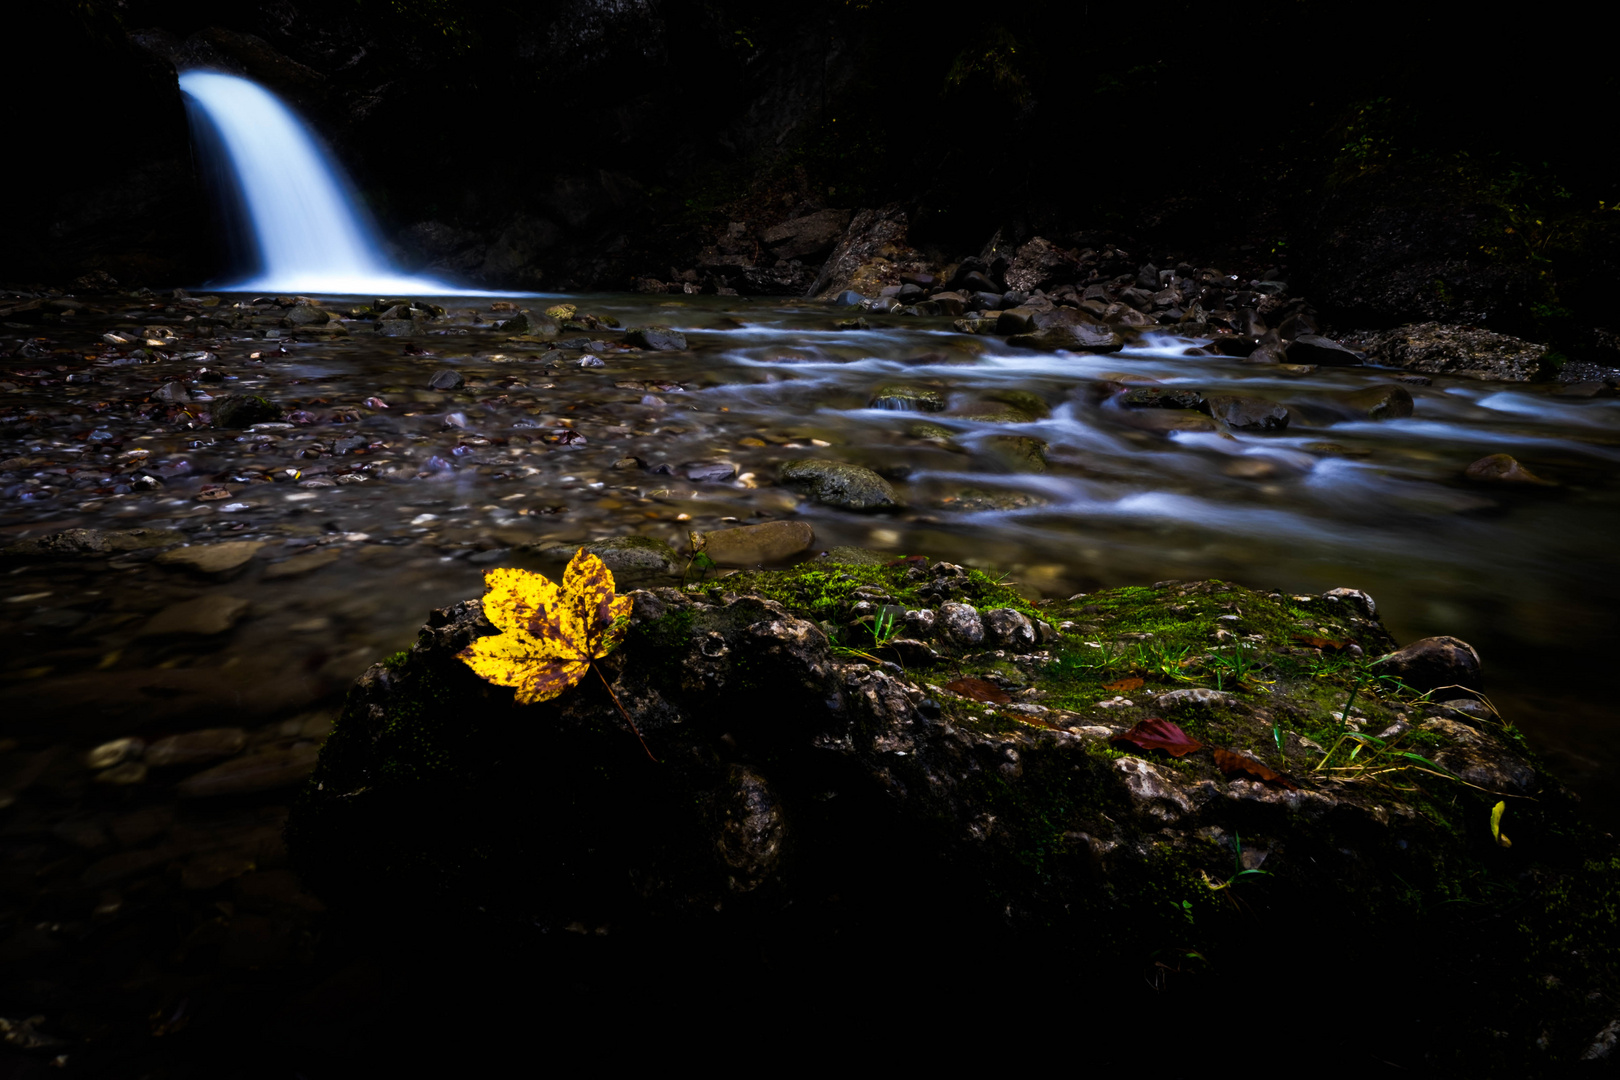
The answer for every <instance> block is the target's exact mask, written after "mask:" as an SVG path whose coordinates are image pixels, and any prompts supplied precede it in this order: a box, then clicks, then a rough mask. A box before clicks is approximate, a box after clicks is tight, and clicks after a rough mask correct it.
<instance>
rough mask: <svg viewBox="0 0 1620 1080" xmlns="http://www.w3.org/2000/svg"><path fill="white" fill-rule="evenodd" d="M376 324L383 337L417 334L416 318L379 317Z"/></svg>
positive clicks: (412, 335) (379, 333)
mask: <svg viewBox="0 0 1620 1080" xmlns="http://www.w3.org/2000/svg"><path fill="white" fill-rule="evenodd" d="M374 326H375V328H376V331H377V333H378V335H379V336H381V337H414V336H415V335H416V320H415V319H378V320H377V321H376V323H375V324H374Z"/></svg>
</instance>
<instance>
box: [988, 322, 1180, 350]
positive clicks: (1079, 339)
mask: <svg viewBox="0 0 1620 1080" xmlns="http://www.w3.org/2000/svg"><path fill="white" fill-rule="evenodd" d="M1150 321H1151V320H1150ZM1007 344H1008V345H1011V346H1014V347H1015V348H1020V349H1042V350H1045V351H1047V352H1059V351H1062V352H1090V353H1111V352H1118V351H1119V350H1121V349H1123V348H1124V347H1125V339H1124V338H1122V337H1120V336H1119V334H1117V333H1115V332H1114V331H1112V330H1110V329H1108V328H1106V327H1100V326H1094V325H1092V324H1090V323H1075V324H1072V325H1067V326H1049V327H1047V328H1046V329H1044V330H1036V331H1035V332H1033V333H1028V334H1017V335H1014V336H1013V337H1010V338H1008V339H1007Z"/></svg>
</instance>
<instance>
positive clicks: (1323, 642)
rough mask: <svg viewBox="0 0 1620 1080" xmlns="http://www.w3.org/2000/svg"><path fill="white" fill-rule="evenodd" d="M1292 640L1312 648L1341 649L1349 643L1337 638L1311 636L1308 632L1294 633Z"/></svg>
mask: <svg viewBox="0 0 1620 1080" xmlns="http://www.w3.org/2000/svg"><path fill="white" fill-rule="evenodd" d="M1294 640H1295V641H1297V642H1299V643H1301V644H1302V645H1309V646H1310V647H1311V648H1313V649H1327V650H1337V649H1343V648H1345V647H1347V646H1348V645H1349V644H1350V643H1349V642H1348V641H1340V640H1339V639H1338V638H1326V637H1312V636H1311V635H1309V634H1296V635H1294Z"/></svg>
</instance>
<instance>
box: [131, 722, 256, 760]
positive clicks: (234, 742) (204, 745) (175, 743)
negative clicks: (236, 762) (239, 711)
mask: <svg viewBox="0 0 1620 1080" xmlns="http://www.w3.org/2000/svg"><path fill="white" fill-rule="evenodd" d="M246 746H247V732H246V731H244V730H242V729H241V728H235V727H231V728H204V729H203V730H201V731H187V732H184V733H182V734H179V735H170V736H168V737H166V738H162V739H158V740H157V741H156V742H154V743H153V744H152V745H151V746H149V747H148V748H147V750H146V758H145V761H146V764H147V765H149V766H151V767H152V768H154V769H164V768H169V767H171V766H175V765H198V764H201V763H202V762H205V761H213V760H215V759H216V758H222V757H230V756H231V755H232V754H239V753H241V752H242V749H243V748H244V747H246Z"/></svg>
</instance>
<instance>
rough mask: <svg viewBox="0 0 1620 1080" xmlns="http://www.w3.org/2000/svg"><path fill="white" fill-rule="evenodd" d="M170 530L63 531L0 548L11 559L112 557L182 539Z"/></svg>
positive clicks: (180, 535) (165, 545) (0, 553)
mask: <svg viewBox="0 0 1620 1080" xmlns="http://www.w3.org/2000/svg"><path fill="white" fill-rule="evenodd" d="M185 538H186V537H185V534H184V533H181V532H176V531H175V530H173V529H64V530H63V531H61V532H54V533H48V534H47V535H45V536H39V537H35V538H34V539H32V540H19V541H17V543H15V544H10V545H8V546H6V547H4V548H0V555H4V556H6V557H8V558H13V559H27V558H38V557H40V556H46V557H63V556H71V555H116V554H118V553H120V552H125V551H141V550H144V549H147V548H155V547H169V546H171V545H173V544H178V543H181V542H183V541H184V540H185Z"/></svg>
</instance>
